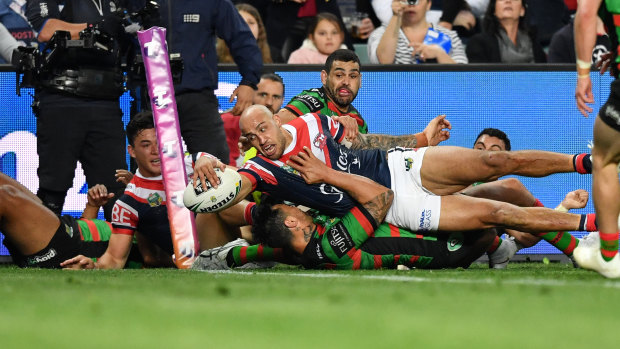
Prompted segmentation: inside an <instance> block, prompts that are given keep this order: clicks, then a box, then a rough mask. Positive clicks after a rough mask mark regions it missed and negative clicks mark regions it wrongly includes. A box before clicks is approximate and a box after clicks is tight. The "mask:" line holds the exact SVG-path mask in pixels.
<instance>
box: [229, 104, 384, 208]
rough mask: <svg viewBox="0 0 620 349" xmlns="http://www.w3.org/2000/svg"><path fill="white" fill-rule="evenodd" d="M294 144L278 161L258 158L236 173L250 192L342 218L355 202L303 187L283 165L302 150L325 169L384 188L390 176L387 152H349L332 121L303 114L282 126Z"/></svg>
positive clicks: (322, 188) (330, 190) (323, 188)
mask: <svg viewBox="0 0 620 349" xmlns="http://www.w3.org/2000/svg"><path fill="white" fill-rule="evenodd" d="M282 127H283V128H284V129H285V130H286V131H288V132H289V133H290V134H291V135H292V137H293V141H292V142H291V144H290V145H289V146H288V147H287V148H286V149H285V150H284V153H283V155H282V157H280V158H279V159H278V160H270V159H268V158H266V157H264V156H262V155H260V154H259V155H258V156H256V157H254V158H253V159H250V160H248V161H247V162H246V163H245V165H244V166H243V168H242V169H240V170H239V173H240V174H242V175H244V176H246V177H247V178H248V179H249V180H250V182H251V183H252V186H253V190H260V191H263V192H266V193H268V194H271V195H273V196H275V197H278V198H280V199H282V200H287V201H291V202H294V203H296V204H299V205H304V206H308V207H311V208H314V209H317V210H319V211H320V212H321V213H324V214H327V215H331V216H338V217H341V216H343V215H345V214H346V213H347V212H349V210H351V208H353V206H354V205H355V202H354V200H353V199H352V198H351V197H350V196H349V195H348V194H347V193H344V192H343V191H341V190H340V189H338V188H336V187H333V186H331V185H328V184H324V183H323V184H312V185H309V184H306V182H305V181H304V180H303V178H301V176H300V175H299V173H297V171H295V170H294V169H293V168H291V167H290V166H287V165H286V161H287V160H288V159H289V158H290V157H291V156H292V155H296V154H298V153H299V152H300V151H302V150H303V147H304V146H305V147H308V148H309V149H311V151H312V153H313V154H314V155H315V156H316V157H317V158H318V159H320V160H321V161H323V162H324V163H325V164H326V165H327V166H329V167H331V168H333V169H336V170H339V171H343V172H349V173H354V174H358V175H361V176H364V177H368V178H371V179H373V180H375V181H377V182H379V183H381V184H383V185H386V186H387V187H389V186H390V173H389V169H388V167H387V161H386V156H385V154H386V152H385V151H382V150H379V149H373V150H350V149H347V148H345V147H344V146H341V145H340V144H339V143H340V142H342V141H343V140H344V127H342V126H341V125H340V123H338V122H336V121H334V120H332V119H331V118H329V117H327V116H325V115H322V114H316V113H310V114H305V115H303V116H301V117H299V118H297V119H295V120H293V121H291V122H289V123H288V124H286V125H283V126H282Z"/></svg>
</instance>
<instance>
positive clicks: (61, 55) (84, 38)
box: [11, 27, 114, 96]
mask: <svg viewBox="0 0 620 349" xmlns="http://www.w3.org/2000/svg"><path fill="white" fill-rule="evenodd" d="M79 35H80V36H79V39H76V40H72V39H71V33H69V32H68V31H62V30H59V31H56V32H55V33H54V35H52V37H51V38H50V40H49V41H48V42H47V46H46V50H45V52H40V51H39V50H37V48H35V47H18V48H17V49H15V50H14V51H13V56H12V58H11V62H12V63H13V66H14V67H15V72H16V93H17V95H18V96H20V92H19V91H20V89H21V88H28V87H39V86H40V81H41V77H42V76H44V75H46V73H49V72H51V71H52V69H53V68H55V67H58V66H62V62H63V60H64V59H65V55H66V52H67V51H68V50H72V49H84V50H90V51H93V52H96V53H97V54H112V53H113V51H114V47H113V46H114V39H113V38H112V37H110V36H109V35H107V34H106V33H103V32H101V31H99V30H98V29H97V28H94V27H89V28H86V29H84V30H82V31H81V32H80V34H79ZM22 74H23V75H24V77H23V79H22V80H21V82H20V79H19V78H20V75H22Z"/></svg>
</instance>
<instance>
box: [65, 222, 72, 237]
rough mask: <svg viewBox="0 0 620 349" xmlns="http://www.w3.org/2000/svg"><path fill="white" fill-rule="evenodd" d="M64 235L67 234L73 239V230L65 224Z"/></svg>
mask: <svg viewBox="0 0 620 349" xmlns="http://www.w3.org/2000/svg"><path fill="white" fill-rule="evenodd" d="M65 233H67V235H69V236H70V237H73V228H71V226H69V225H67V224H65Z"/></svg>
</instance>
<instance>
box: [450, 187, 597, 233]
mask: <svg viewBox="0 0 620 349" xmlns="http://www.w3.org/2000/svg"><path fill="white" fill-rule="evenodd" d="M584 218H585V217H584V215H578V214H572V213H563V212H558V211H555V210H552V209H548V208H544V207H518V206H515V205H512V204H509V203H505V202H499V201H494V200H488V199H481V198H473V197H468V196H465V195H447V196H443V197H442V198H441V214H440V219H439V230H447V231H457V230H474V229H484V228H492V227H495V226H500V227H504V228H510V229H516V230H521V231H527V232H531V233H537V232H548V231H558V230H569V231H572V230H590V231H591V230H595V227H594V226H593V225H592V224H591V222H590V225H588V227H585V226H584Z"/></svg>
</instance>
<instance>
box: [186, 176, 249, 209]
mask: <svg viewBox="0 0 620 349" xmlns="http://www.w3.org/2000/svg"><path fill="white" fill-rule="evenodd" d="M215 173H216V175H217V177H218V178H219V179H220V185H218V186H217V188H214V187H212V186H211V184H210V183H209V182H207V188H203V187H202V183H201V182H200V181H198V184H197V185H196V188H194V184H193V181H191V180H190V181H189V184H188V185H187V187H186V188H185V191H184V192H183V204H184V205H185V207H187V208H188V209H189V210H191V211H193V212H196V213H205V212H207V213H209V212H217V211H220V210H223V209H225V208H227V207H228V206H230V204H231V203H232V202H233V200H234V199H235V197H237V194H239V190H241V175H240V174H239V173H237V171H235V170H233V169H230V168H226V170H224V172H222V171H220V169H219V168H216V169H215Z"/></svg>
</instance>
